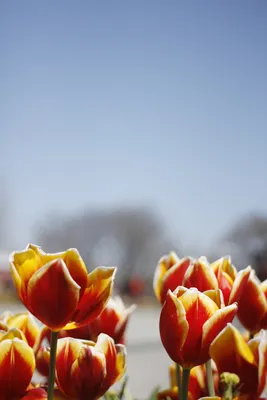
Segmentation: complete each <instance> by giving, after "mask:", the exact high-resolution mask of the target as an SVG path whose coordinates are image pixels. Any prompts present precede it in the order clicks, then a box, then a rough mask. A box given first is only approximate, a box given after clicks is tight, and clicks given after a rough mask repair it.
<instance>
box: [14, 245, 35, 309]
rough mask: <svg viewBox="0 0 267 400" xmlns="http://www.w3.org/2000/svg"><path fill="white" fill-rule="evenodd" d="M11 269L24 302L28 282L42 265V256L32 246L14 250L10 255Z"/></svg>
mask: <svg viewBox="0 0 267 400" xmlns="http://www.w3.org/2000/svg"><path fill="white" fill-rule="evenodd" d="M9 264H10V271H11V275H12V278H13V282H14V285H15V288H16V290H17V293H18V295H19V297H20V299H21V300H22V301H23V302H24V301H25V295H26V287H27V284H28V282H29V280H30V278H31V277H32V275H33V274H34V273H35V272H36V271H37V270H38V269H39V268H40V267H41V266H42V262H41V258H40V257H39V255H38V254H36V253H35V251H34V250H32V249H31V248H26V250H23V251H20V252H13V253H12V254H11V255H10V257H9Z"/></svg>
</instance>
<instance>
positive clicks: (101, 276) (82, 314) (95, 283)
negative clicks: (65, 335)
mask: <svg viewBox="0 0 267 400" xmlns="http://www.w3.org/2000/svg"><path fill="white" fill-rule="evenodd" d="M116 270H117V269H116V268H105V267H98V268H96V269H95V270H94V271H92V272H91V273H90V274H89V275H88V281H87V288H86V289H85V291H84V293H83V295H82V297H81V299H80V301H79V304H78V306H77V308H76V310H75V313H74V314H73V316H72V321H73V322H72V323H69V324H67V325H66V326H65V327H64V329H74V328H77V327H79V326H82V325H86V324H88V323H89V322H91V321H92V320H93V319H95V318H96V317H97V316H98V315H99V314H100V313H101V312H102V311H103V309H104V308H105V306H106V304H107V302H108V300H109V298H110V296H111V294H112V289H113V282H114V277H115V274H116Z"/></svg>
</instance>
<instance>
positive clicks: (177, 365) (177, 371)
mask: <svg viewBox="0 0 267 400" xmlns="http://www.w3.org/2000/svg"><path fill="white" fill-rule="evenodd" d="M176 380H177V386H178V393H180V392H181V387H182V385H181V367H180V365H179V364H176Z"/></svg>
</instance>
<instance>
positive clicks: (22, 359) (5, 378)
mask: <svg viewBox="0 0 267 400" xmlns="http://www.w3.org/2000/svg"><path fill="white" fill-rule="evenodd" d="M34 369H35V359H34V354H33V350H32V349H31V348H30V346H28V344H27V343H25V342H24V341H23V340H20V339H17V338H15V339H13V340H10V339H7V340H4V341H1V343H0V388H1V396H3V398H17V397H18V396H21V395H23V393H24V392H25V390H26V388H27V387H28V385H29V383H30V381H31V379H32V375H33V372H34Z"/></svg>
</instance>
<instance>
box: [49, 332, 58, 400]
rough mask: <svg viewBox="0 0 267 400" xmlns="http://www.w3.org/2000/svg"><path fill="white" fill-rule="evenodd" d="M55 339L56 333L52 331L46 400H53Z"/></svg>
mask: <svg viewBox="0 0 267 400" xmlns="http://www.w3.org/2000/svg"><path fill="white" fill-rule="evenodd" d="M57 339H58V332H53V331H52V333H51V350H50V363H49V379H48V389H47V400H53V394H54V386H55V370H56V355H57Z"/></svg>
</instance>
